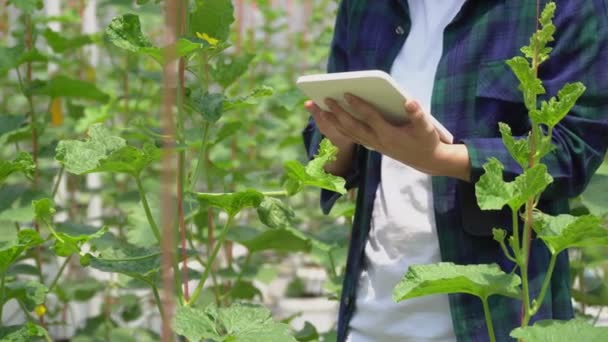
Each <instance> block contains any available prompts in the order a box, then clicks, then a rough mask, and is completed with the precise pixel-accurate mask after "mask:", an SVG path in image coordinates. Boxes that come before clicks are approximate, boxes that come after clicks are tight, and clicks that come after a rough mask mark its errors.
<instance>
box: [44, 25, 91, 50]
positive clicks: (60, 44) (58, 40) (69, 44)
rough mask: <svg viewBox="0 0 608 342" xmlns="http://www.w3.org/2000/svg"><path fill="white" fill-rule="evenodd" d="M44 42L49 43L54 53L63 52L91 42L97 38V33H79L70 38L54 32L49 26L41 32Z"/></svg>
mask: <svg viewBox="0 0 608 342" xmlns="http://www.w3.org/2000/svg"><path fill="white" fill-rule="evenodd" d="M42 35H43V36H44V38H45V39H46V42H47V43H48V44H49V46H50V47H51V49H53V51H55V52H56V53H63V52H65V51H68V50H74V49H77V48H79V47H81V46H84V45H88V44H93V43H95V42H97V41H98V40H99V38H100V37H99V36H98V35H88V34H85V35H79V36H76V37H72V38H67V37H64V35H63V34H62V33H60V32H55V31H53V30H51V29H50V28H47V29H46V30H44V32H43V33H42Z"/></svg>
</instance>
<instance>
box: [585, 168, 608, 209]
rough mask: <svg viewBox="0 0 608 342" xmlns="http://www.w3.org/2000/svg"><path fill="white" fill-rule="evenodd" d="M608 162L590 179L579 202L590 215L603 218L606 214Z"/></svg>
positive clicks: (607, 203) (607, 205)
mask: <svg viewBox="0 0 608 342" xmlns="http://www.w3.org/2000/svg"><path fill="white" fill-rule="evenodd" d="M606 194H608V162H604V163H603V164H602V165H601V166H600V168H599V169H598V170H597V172H596V173H595V175H594V176H593V177H592V178H591V181H590V182H589V185H587V189H586V190H585V192H583V193H582V194H581V201H582V203H583V204H584V205H585V207H587V208H588V209H589V211H590V212H591V214H594V215H596V216H603V215H606V214H608V197H607V196H606Z"/></svg>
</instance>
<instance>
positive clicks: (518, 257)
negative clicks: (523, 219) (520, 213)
mask: <svg viewBox="0 0 608 342" xmlns="http://www.w3.org/2000/svg"><path fill="white" fill-rule="evenodd" d="M511 219H512V226H513V240H514V243H513V244H514V246H511V248H512V249H513V254H515V260H517V266H520V267H521V245H520V243H519V221H518V220H517V210H511Z"/></svg>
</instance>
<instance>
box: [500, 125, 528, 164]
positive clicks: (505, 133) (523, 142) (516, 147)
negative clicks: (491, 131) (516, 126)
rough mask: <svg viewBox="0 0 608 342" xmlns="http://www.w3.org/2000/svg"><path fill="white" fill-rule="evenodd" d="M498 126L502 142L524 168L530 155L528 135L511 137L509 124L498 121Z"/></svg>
mask: <svg viewBox="0 0 608 342" xmlns="http://www.w3.org/2000/svg"><path fill="white" fill-rule="evenodd" d="M498 126H499V129H500V135H501V136H502V142H503V144H504V145H505V147H506V148H507V150H508V151H509V154H510V155H511V157H513V159H514V160H515V161H516V162H517V163H518V164H519V165H520V166H521V168H522V169H526V168H527V167H528V161H529V156H530V143H529V139H528V137H526V138H523V139H517V140H516V139H515V138H514V137H513V133H511V127H509V125H507V124H505V123H503V122H499V123H498Z"/></svg>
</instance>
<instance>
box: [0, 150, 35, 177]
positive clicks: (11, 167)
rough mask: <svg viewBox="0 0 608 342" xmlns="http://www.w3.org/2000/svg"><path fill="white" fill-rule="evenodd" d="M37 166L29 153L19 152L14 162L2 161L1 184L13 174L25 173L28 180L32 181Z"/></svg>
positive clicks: (0, 164)
mask: <svg viewBox="0 0 608 342" xmlns="http://www.w3.org/2000/svg"><path fill="white" fill-rule="evenodd" d="M35 170H36V165H35V164H34V159H33V158H32V156H31V155H30V154H29V153H25V152H19V153H18V154H17V157H15V159H13V160H12V161H9V160H0V184H2V183H3V182H4V181H5V180H6V178H8V176H10V175H11V174H13V173H16V172H20V173H23V174H24V175H25V176H26V177H27V178H29V179H32V177H33V176H34V172H35Z"/></svg>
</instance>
